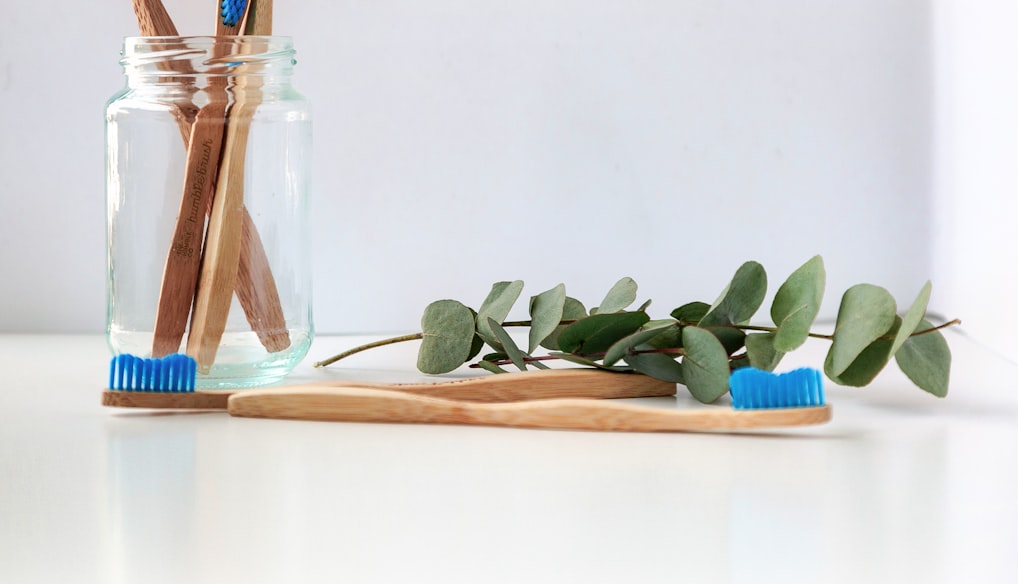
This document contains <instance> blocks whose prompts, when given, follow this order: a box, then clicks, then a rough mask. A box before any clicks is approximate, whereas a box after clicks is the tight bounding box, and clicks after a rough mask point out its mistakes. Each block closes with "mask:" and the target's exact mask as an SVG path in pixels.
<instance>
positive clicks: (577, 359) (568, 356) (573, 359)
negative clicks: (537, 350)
mask: <svg viewBox="0 0 1018 584" xmlns="http://www.w3.org/2000/svg"><path fill="white" fill-rule="evenodd" d="M548 355H549V356H551V357H555V358H557V359H562V360H563V361H569V362H570V363H576V364H577V365H583V366H585V367H595V368H597V369H604V370H605V371H632V370H633V368H632V367H619V366H617V365H616V366H613V367H606V366H604V365H602V364H601V363H598V362H597V361H594V360H593V359H588V358H586V357H581V356H579V355H573V354H572V353H562V352H558V351H556V352H552V353H548Z"/></svg>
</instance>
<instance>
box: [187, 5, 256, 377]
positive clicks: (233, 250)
mask: <svg viewBox="0 0 1018 584" xmlns="http://www.w3.org/2000/svg"><path fill="white" fill-rule="evenodd" d="M254 3H255V0H240V2H234V3H233V4H234V5H237V4H240V5H242V6H243V10H244V14H243V18H245V19H246V17H247V13H248V11H249V10H251V6H252V4H254ZM230 4H231V3H230V2H229V0H222V2H221V5H222V7H223V11H222V14H223V19H224V21H227V20H228V18H229V14H228V10H227V7H228V5H230ZM233 8H234V9H237V8H238V6H234V7H233ZM242 50H243V49H242ZM258 85H259V83H258V82H257V81H254V80H252V79H249V78H248V77H246V76H245V75H244V74H243V73H242V72H241V73H240V74H238V75H237V76H236V77H235V79H234V84H233V88H232V91H231V93H232V94H233V105H232V106H231V107H230V117H229V123H228V126H227V130H226V141H225V144H224V145H223V152H222V162H221V164H220V170H219V177H218V180H217V181H216V192H215V195H214V197H213V199H212V210H211V212H210V213H209V225H208V231H207V232H206V234H205V246H204V250H203V253H202V259H201V277H200V278H199V280H198V289H197V291H196V292H195V297H194V309H193V312H192V314H191V327H190V331H189V333H188V337H187V353H188V354H189V355H191V356H193V357H194V358H195V359H196V360H197V361H198V371H200V372H202V373H208V372H209V370H210V369H211V368H212V363H213V362H214V361H215V357H216V352H217V350H218V348H219V343H220V340H221V339H222V336H223V332H224V331H225V330H226V320H227V316H228V315H229V312H230V301H231V299H232V297H233V291H234V289H235V287H236V283H237V276H238V271H239V266H240V258H241V255H242V253H243V247H244V246H243V234H244V222H243V211H244V157H245V152H246V145H247V135H248V130H249V129H250V125H251V117H252V115H253V113H254V108H255V107H257V105H258V102H259V101H260V90H259V87H258Z"/></svg>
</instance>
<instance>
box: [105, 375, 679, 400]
mask: <svg viewBox="0 0 1018 584" xmlns="http://www.w3.org/2000/svg"><path fill="white" fill-rule="evenodd" d="M313 385H314V386H316V387H360V388H365V389H385V390H391V391H401V392H404V393H412V394H416V395H424V396H430V397H440V398H443V399H456V400H464V401H475V402H507V401H522V400H535V399H550V398H563V397H585V398H591V399H616V398H630V397H662V396H672V395H675V384H674V383H670V382H667V381H661V380H658V379H654V378H653V377H648V376H646V375H638V374H635V373H611V372H608V371H598V370H596V369H553V370H548V371H527V372H525V373H524V372H520V373H505V374H500V375H485V376H481V377H470V378H467V379H455V380H451V381H440V382H436V383H409V384H399V383H367V382H359V381H330V382H321V383H316V384H313ZM290 387H305V386H290ZM245 391H251V390H238V391H236V392H235V391H214V392H203V391H201V390H199V391H196V392H195V393H193V394H175V393H166V392H141V391H114V390H107V391H105V392H104V393H103V405H108V406H116V407H137V408H171V409H188V408H191V407H194V408H207V407H210V406H208V405H207V403H208V402H207V400H208V399H209V398H207V397H204V395H207V394H211V395H213V396H215V397H216V398H221V399H222V400H223V401H222V406H221V407H222V408H225V407H226V397H228V396H229V395H230V394H232V393H243V392H245ZM187 395H195V396H198V397H195V398H191V399H193V400H194V403H196V404H202V405H194V406H189V405H188V403H189V402H188V399H189V398H187V397H182V396H187ZM224 396H225V397H224Z"/></svg>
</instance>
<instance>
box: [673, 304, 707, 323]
mask: <svg viewBox="0 0 1018 584" xmlns="http://www.w3.org/2000/svg"><path fill="white" fill-rule="evenodd" d="M708 310H710V304H707V303H706V302H690V303H688V304H683V305H682V306H680V307H678V308H676V309H675V310H673V311H672V314H671V316H672V318H674V319H675V320H677V321H679V322H681V323H682V324H692V325H696V324H699V323H700V321H701V320H702V319H703V317H704V316H705V315H706V314H707V311H708Z"/></svg>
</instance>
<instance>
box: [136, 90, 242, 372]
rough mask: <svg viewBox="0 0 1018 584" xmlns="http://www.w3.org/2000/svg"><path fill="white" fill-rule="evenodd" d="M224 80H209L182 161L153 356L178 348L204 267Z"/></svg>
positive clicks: (223, 111) (224, 99)
mask: <svg viewBox="0 0 1018 584" xmlns="http://www.w3.org/2000/svg"><path fill="white" fill-rule="evenodd" d="M220 83H221V81H219V80H216V78H215V77H213V80H212V81H210V82H209V88H208V91H207V93H208V96H209V100H210V101H209V103H208V104H206V105H205V106H203V107H202V108H201V110H199V111H198V115H197V116H195V119H194V123H193V124H192V125H191V138H190V140H189V141H188V146H187V162H186V163H185V166H184V194H183V196H182V197H181V201H180V209H179V211H178V214H177V222H176V225H175V226H174V230H173V240H172V242H171V244H170V250H169V252H168V253H167V256H166V263H165V265H164V267H163V280H162V284H161V286H160V290H159V305H158V307H157V309H156V322H155V331H154V336H153V340H152V356H153V357H163V356H165V355H169V354H170V353H175V352H177V351H178V350H179V349H180V342H181V339H182V338H183V337H184V330H185V329H186V327H187V318H188V314H190V312H191V303H192V300H193V299H194V294H195V288H196V285H197V281H198V270H199V268H200V267H201V258H202V239H203V237H204V233H205V213H206V210H207V209H208V208H209V202H210V201H211V200H212V192H213V189H214V188H215V177H216V170H217V167H218V164H219V156H220V151H221V149H222V146H223V120H224V119H225V117H226V106H227V97H226V89H225V85H220ZM213 84H215V85H216V86H217V87H214V86H213Z"/></svg>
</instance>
